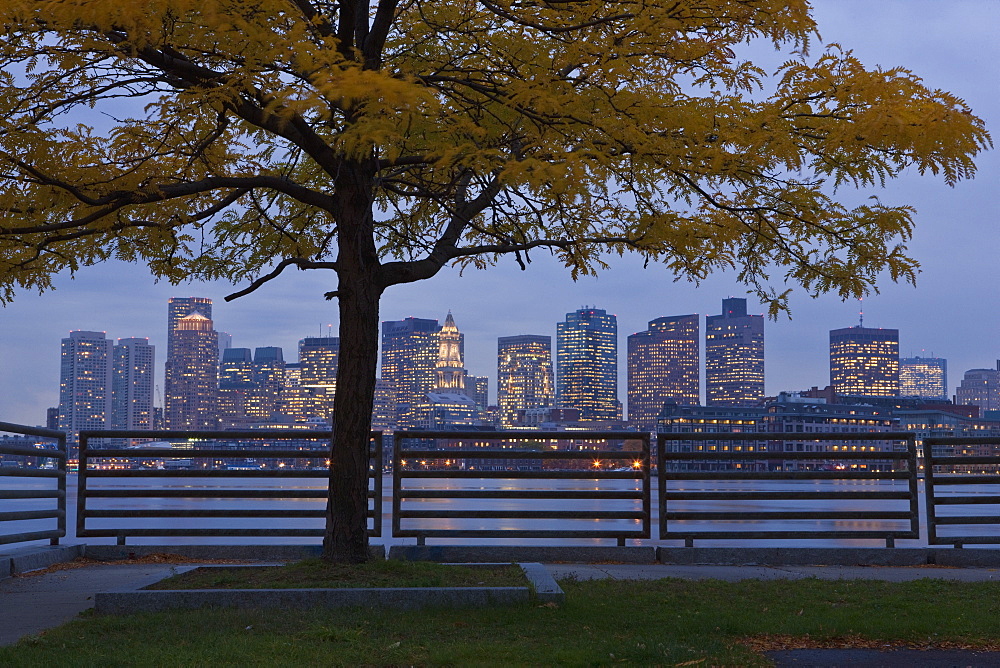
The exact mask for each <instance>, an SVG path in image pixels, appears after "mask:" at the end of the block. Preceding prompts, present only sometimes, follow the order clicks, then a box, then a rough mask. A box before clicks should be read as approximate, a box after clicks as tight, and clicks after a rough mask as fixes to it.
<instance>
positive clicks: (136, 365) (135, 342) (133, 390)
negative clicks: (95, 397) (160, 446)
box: [111, 338, 156, 429]
mask: <svg viewBox="0 0 1000 668" xmlns="http://www.w3.org/2000/svg"><path fill="white" fill-rule="evenodd" d="M155 360H156V351H155V349H154V347H153V346H151V345H149V339H144V338H141V339H140V338H128V339H118V343H117V345H115V347H114V362H113V364H112V382H111V428H112V429H152V428H153V414H154V412H153V387H154V369H155Z"/></svg>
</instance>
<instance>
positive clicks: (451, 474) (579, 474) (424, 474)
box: [397, 469, 642, 480]
mask: <svg viewBox="0 0 1000 668" xmlns="http://www.w3.org/2000/svg"><path fill="white" fill-rule="evenodd" d="M397 475H398V476H399V477H400V478H460V479H463V480H468V479H470V478H471V479H478V478H490V479H495V478H510V479H515V480H516V479H521V480H550V479H555V480H641V479H642V473H641V472H639V473H638V474H636V473H632V472H631V471H600V472H597V471H590V470H580V471H486V470H482V471H481V470H479V469H476V470H474V471H405V470H404V471H399V472H398V473H397Z"/></svg>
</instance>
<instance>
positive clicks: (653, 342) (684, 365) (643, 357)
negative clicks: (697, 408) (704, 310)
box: [628, 315, 701, 432]
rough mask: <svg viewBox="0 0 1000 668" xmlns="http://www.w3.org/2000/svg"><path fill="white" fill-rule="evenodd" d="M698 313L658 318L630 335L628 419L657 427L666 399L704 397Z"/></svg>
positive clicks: (690, 401)
mask: <svg viewBox="0 0 1000 668" xmlns="http://www.w3.org/2000/svg"><path fill="white" fill-rule="evenodd" d="M698 320H699V318H698V316H697V315H678V316H671V317H666V318H657V319H656V320H652V321H650V323H649V329H648V330H646V331H644V332H636V333H635V334H632V335H631V336H629V337H628V420H629V423H631V424H632V425H635V426H636V427H637V428H638V429H640V430H642V431H650V432H652V431H656V419H657V417H659V415H660V411H661V410H662V409H663V404H664V403H668V402H669V403H672V404H677V405H681V406H684V405H687V406H693V405H696V404H698V403H699V399H700V397H701V375H700V374H699V373H698V370H699V367H700V361H699V350H698V339H699V331H698V330H699V327H698Z"/></svg>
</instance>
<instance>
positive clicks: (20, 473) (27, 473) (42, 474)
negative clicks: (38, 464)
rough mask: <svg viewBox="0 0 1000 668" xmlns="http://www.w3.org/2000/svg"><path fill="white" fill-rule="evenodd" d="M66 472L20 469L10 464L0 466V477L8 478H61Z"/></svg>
mask: <svg viewBox="0 0 1000 668" xmlns="http://www.w3.org/2000/svg"><path fill="white" fill-rule="evenodd" d="M64 475H66V473H65V472H64V471H59V470H57V469H22V468H14V467H12V466H0V477H3V476H7V477H10V478H61V477H63V476H64Z"/></svg>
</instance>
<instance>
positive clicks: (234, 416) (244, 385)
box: [218, 348, 256, 424]
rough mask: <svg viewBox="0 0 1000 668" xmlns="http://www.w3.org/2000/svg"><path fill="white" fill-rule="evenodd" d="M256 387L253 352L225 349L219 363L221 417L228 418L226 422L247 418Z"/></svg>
mask: <svg viewBox="0 0 1000 668" xmlns="http://www.w3.org/2000/svg"><path fill="white" fill-rule="evenodd" d="M254 387H256V383H255V382H254V376H253V353H252V352H251V351H250V349H249V348H226V349H225V350H223V351H222V361H221V362H220V363H219V404H218V411H219V417H220V418H226V420H225V422H226V424H239V423H240V422H241V421H242V420H243V418H246V416H247V406H248V405H249V403H250V394H251V393H252V392H253V389H254Z"/></svg>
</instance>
